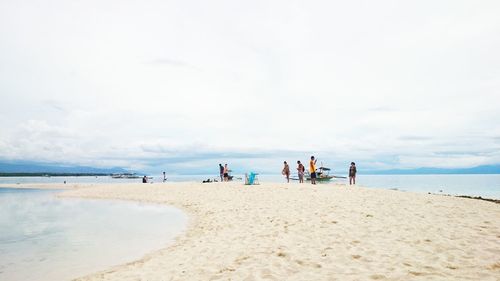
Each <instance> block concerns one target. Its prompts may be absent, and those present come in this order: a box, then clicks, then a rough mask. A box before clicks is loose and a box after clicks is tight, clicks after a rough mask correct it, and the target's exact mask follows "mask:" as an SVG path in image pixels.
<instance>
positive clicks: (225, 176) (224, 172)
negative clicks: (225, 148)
mask: <svg viewBox="0 0 500 281" xmlns="http://www.w3.org/2000/svg"><path fill="white" fill-rule="evenodd" d="M219 174H220V181H229V167H228V166H227V164H224V166H222V164H219Z"/></svg>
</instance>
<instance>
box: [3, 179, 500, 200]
mask: <svg viewBox="0 0 500 281" xmlns="http://www.w3.org/2000/svg"><path fill="white" fill-rule="evenodd" d="M334 174H335V173H334ZM292 176H295V175H292ZM236 177H237V178H244V176H243V175H237V174H236V175H235V178H236ZM258 177H259V179H260V181H261V182H285V179H284V177H283V176H282V175H259V176H258ZM162 178H163V176H162V175H153V179H152V180H151V181H152V182H154V183H155V184H156V183H161V182H162ZM209 178H210V179H214V178H217V176H214V175H169V176H168V181H167V182H186V181H195V182H201V181H202V180H206V179H209ZM64 181H66V182H67V183H68V184H69V183H140V182H141V179H140V178H139V179H113V178H111V177H109V176H103V177H0V184H2V183H4V184H5V183H7V184H16V183H63V182H64ZM237 181H240V182H242V180H241V179H240V180H237ZM332 182H337V183H348V180H346V179H335V180H333V181H332ZM357 183H358V184H359V185H362V186H366V187H373V188H385V189H398V190H403V191H413V192H425V193H427V192H431V193H443V194H451V195H470V196H482V197H487V198H494V199H500V174H492V175H470V174H467V175H363V174H358V177H357Z"/></svg>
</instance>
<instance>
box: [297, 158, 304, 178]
mask: <svg viewBox="0 0 500 281" xmlns="http://www.w3.org/2000/svg"><path fill="white" fill-rule="evenodd" d="M297 164H298V165H299V166H298V167H297V174H298V175H299V183H304V173H305V171H306V167H304V165H302V163H300V161H297Z"/></svg>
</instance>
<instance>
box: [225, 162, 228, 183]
mask: <svg viewBox="0 0 500 281" xmlns="http://www.w3.org/2000/svg"><path fill="white" fill-rule="evenodd" d="M224 181H229V168H228V167H227V164H224Z"/></svg>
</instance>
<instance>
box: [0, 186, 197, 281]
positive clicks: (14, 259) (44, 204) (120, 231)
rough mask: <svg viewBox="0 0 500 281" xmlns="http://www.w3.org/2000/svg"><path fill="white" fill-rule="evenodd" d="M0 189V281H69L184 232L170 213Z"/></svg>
mask: <svg viewBox="0 0 500 281" xmlns="http://www.w3.org/2000/svg"><path fill="white" fill-rule="evenodd" d="M56 192H57V191H46V190H29V189H3V188H0V229H1V232H0V280H12V281H17V280H70V279H72V278H76V277H78V276H81V275H85V274H88V273H92V272H95V271H99V270H104V269H107V268H109V267H111V266H114V265H118V264H122V263H125V262H129V261H132V260H134V259H140V258H141V257H142V256H143V255H145V254H146V253H149V252H151V251H154V250H157V249H160V248H162V247H165V246H167V245H168V244H169V243H170V242H172V241H173V239H174V237H175V236H176V235H178V234H179V233H180V232H181V231H183V230H184V228H185V226H186V220H187V218H186V216H185V215H184V214H183V213H182V212H181V211H180V210H177V209H175V208H170V207H166V206H160V205H153V204H147V205H146V204H139V203H133V202H122V201H108V200H86V199H85V200H83V199H70V198H62V199H59V198H56V197H55V196H54V195H55V193H56Z"/></svg>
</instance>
